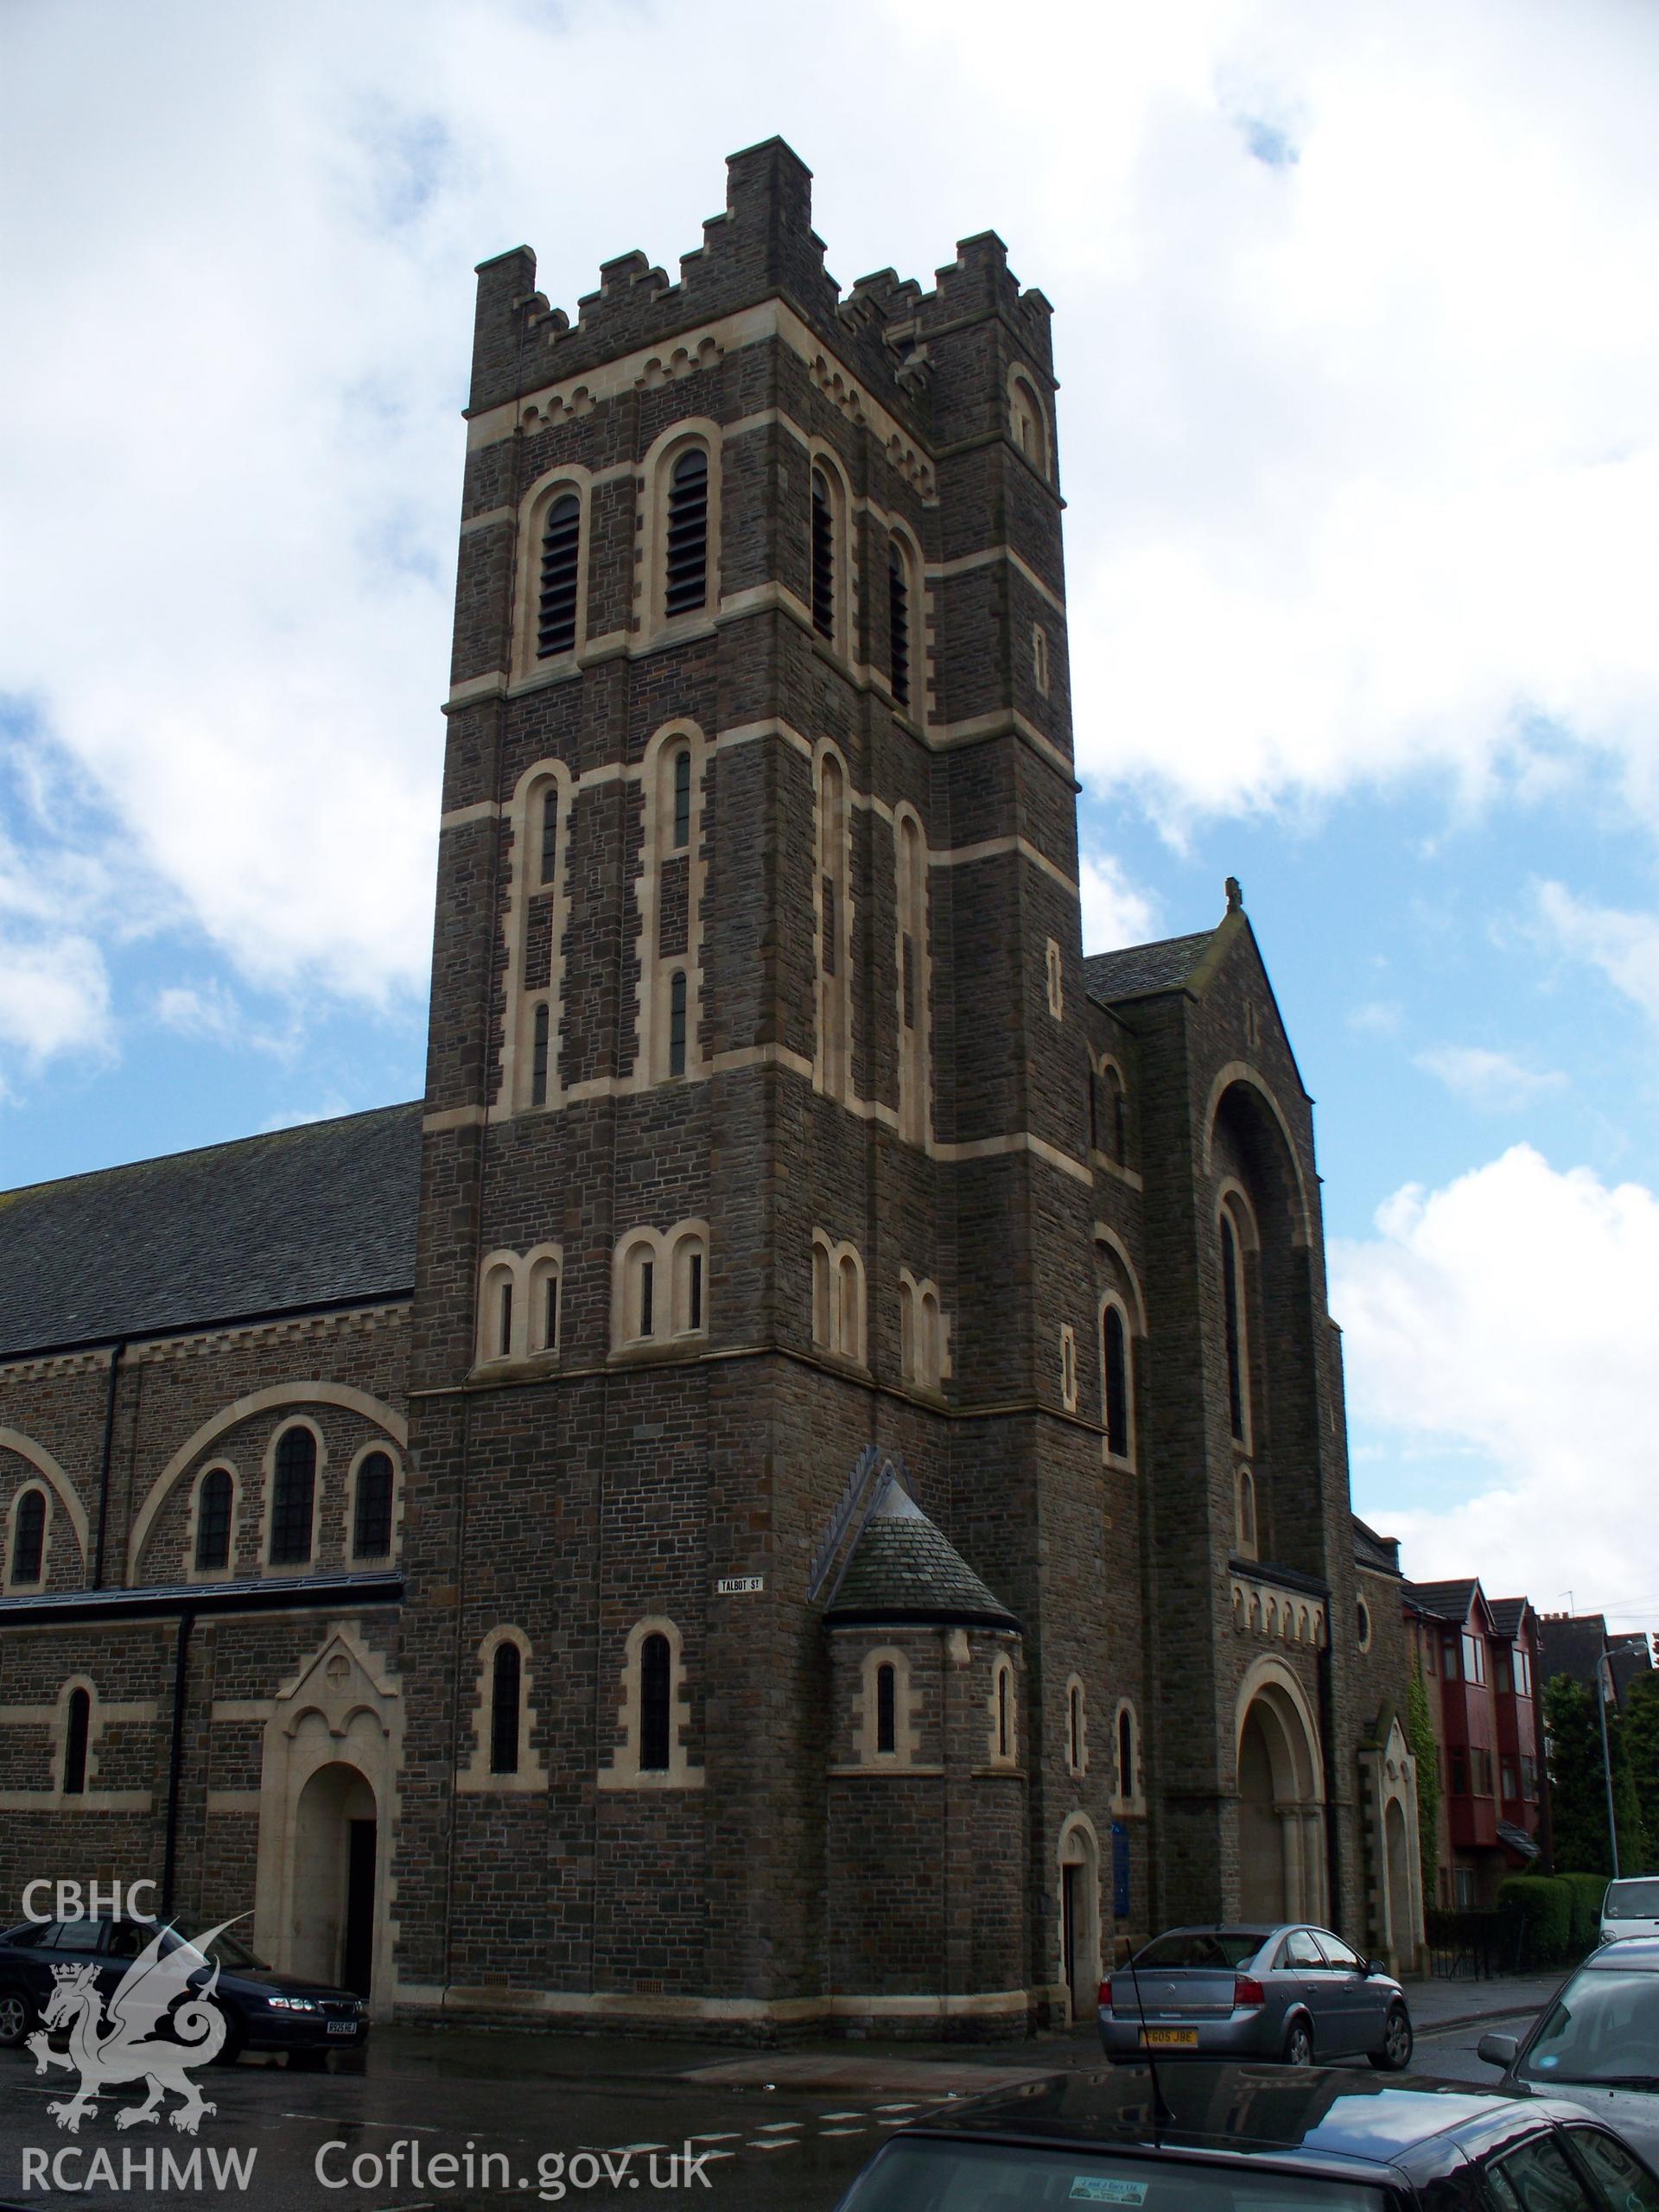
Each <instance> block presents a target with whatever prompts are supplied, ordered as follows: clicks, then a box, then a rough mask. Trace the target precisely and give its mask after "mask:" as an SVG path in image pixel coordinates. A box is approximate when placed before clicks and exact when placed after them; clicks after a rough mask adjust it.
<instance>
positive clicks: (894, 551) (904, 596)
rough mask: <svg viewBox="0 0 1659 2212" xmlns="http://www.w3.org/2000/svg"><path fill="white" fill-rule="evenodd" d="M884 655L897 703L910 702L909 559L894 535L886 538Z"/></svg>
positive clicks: (904, 705) (906, 703) (903, 705)
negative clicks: (885, 645) (891, 675)
mask: <svg viewBox="0 0 1659 2212" xmlns="http://www.w3.org/2000/svg"><path fill="white" fill-rule="evenodd" d="M887 658H888V662H889V664H890V666H891V668H892V671H893V702H894V704H895V705H897V706H900V707H907V706H908V705H909V704H910V563H909V562H908V560H907V559H906V556H905V549H904V547H903V546H902V545H901V544H900V543H899V540H898V539H897V538H896V537H890V538H889V539H888V540H887Z"/></svg>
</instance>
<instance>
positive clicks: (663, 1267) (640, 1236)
mask: <svg viewBox="0 0 1659 2212" xmlns="http://www.w3.org/2000/svg"><path fill="white" fill-rule="evenodd" d="M611 1300H612V1302H611V1342H612V1345H613V1348H614V1349H616V1350H619V1351H620V1350H624V1349H631V1348H632V1347H634V1346H636V1345H640V1344H667V1343H669V1342H671V1340H673V1339H675V1338H685V1337H688V1336H695V1335H702V1334H705V1333H706V1332H707V1331H708V1327H709V1230H708V1226H707V1224H705V1223H703V1222H701V1221H690V1222H677V1223H676V1224H675V1225H674V1227H673V1228H672V1229H670V1230H662V1231H658V1230H655V1229H638V1230H630V1231H629V1232H628V1235H627V1237H626V1239H625V1240H624V1241H623V1243H620V1244H619V1245H618V1247H617V1250H616V1255H615V1260H614V1262H613V1274H612V1278H611Z"/></svg>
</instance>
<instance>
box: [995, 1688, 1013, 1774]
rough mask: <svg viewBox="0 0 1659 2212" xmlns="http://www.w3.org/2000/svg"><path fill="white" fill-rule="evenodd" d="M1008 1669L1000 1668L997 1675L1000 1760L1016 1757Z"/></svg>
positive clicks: (997, 1746)
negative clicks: (1009, 1701)
mask: <svg viewBox="0 0 1659 2212" xmlns="http://www.w3.org/2000/svg"><path fill="white" fill-rule="evenodd" d="M1009 1679H1010V1678H1009V1674H1008V1669H1007V1668H1006V1667H999V1668H998V1669H997V1673H996V1755H997V1757H998V1758H1000V1759H1007V1758H1013V1757H1014V1715H1013V1713H1012V1711H1011V1710H1010V1707H1009V1704H1008V1683H1009Z"/></svg>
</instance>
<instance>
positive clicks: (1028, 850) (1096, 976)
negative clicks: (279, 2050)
mask: <svg viewBox="0 0 1659 2212" xmlns="http://www.w3.org/2000/svg"><path fill="white" fill-rule="evenodd" d="M809 184H810V180H809V175H808V172H807V170H806V169H805V168H804V167H803V165H802V164H801V162H799V161H798V159H797V158H796V156H794V155H793V154H792V153H791V151H790V149H788V148H787V147H786V146H785V145H783V144H782V143H779V142H777V141H773V142H772V143H769V144H766V145H763V146H759V147H755V148H753V149H750V150H749V151H747V152H746V153H743V154H741V155H738V156H735V157H734V159H733V161H732V162H731V163H730V165H729V182H728V196H727V205H726V208H725V212H724V213H721V215H718V216H716V217H715V219H713V220H712V221H710V222H709V223H708V224H706V225H705V226H704V231H703V239H702V245H701V246H700V247H699V248H698V249H697V250H696V251H694V252H692V253H690V254H689V255H687V256H686V257H685V259H684V260H683V262H682V264H681V266H680V273H679V278H678V281H677V283H671V282H670V280H669V278H668V277H666V276H665V275H664V272H663V271H662V270H659V269H656V268H652V267H650V266H648V265H647V264H646V262H645V257H643V256H642V255H640V254H638V253H633V254H626V255H624V256H623V257H621V258H620V259H619V260H616V261H613V262H608V263H607V264H605V265H604V266H603V268H602V269H601V271H600V282H599V289H597V290H596V291H595V292H594V293H592V294H590V295H589V296H588V297H586V298H585V299H583V300H582V302H580V307H579V311H578V313H577V315H576V316H575V319H574V320H572V319H571V317H570V316H569V315H566V314H565V313H564V312H563V311H562V310H561V309H559V308H554V307H550V305H549V303H548V302H547V301H546V300H545V299H544V298H543V296H542V295H541V294H540V293H538V292H537V289H536V264H535V258H534V257H533V255H532V254H531V253H530V252H529V251H527V250H525V249H523V248H520V249H518V250H517V251H513V252H511V253H507V254H504V255H502V256H500V257H499V258H498V259H496V260H493V261H490V262H486V264H484V265H483V267H482V268H481V269H480V271H479V289H478V308H477V324H476V333H475V337H474V353H473V370H472V392H471V403H470V405H469V407H468V409H467V461H466V475H465V489H464V493H463V499H462V511H461V555H460V575H459V583H458V588H457V594H456V616H455V628H454V671H453V682H452V686H451V690H450V695H449V699H448V705H447V708H446V713H447V715H448V753H447V760H446V766H445V772H444V783H443V799H442V807H443V812H442V856H441V860H440V862H439V874H438V883H437V908H436V927H435V953H434V960H433V970H432V1005H431V1027H430V1046H429V1064H428V1073H427V1083H426V1095H425V1097H424V1098H423V1100H422V1101H420V1102H419V1103H415V1104H410V1105H399V1106H391V1107H387V1108H384V1109H378V1110H377V1111H374V1112H370V1113H365V1114H359V1115H353V1116H349V1117H347V1118H346V1119H344V1120H340V1121H335V1122H323V1123H319V1124H315V1125H313V1126H310V1127H307V1128H295V1129H289V1130H286V1131H283V1132H281V1133H279V1134H277V1135H266V1136H261V1137H255V1138H251V1139H249V1140H247V1141H245V1142H241V1143H234V1144H227V1145H221V1146H216V1147H211V1148H209V1149H207V1150H205V1151H200V1152H195V1153H190V1154H181V1155H178V1156H175V1157H173V1158H168V1159H163V1160H150V1161H146V1162H143V1163H141V1164H139V1165H137V1166H128V1167H120V1168H115V1169H111V1170H109V1171H107V1172H105V1173H99V1174H93V1175H86V1176H79V1177H74V1178H71V1179H67V1180H66V1181H62V1182H59V1183H54V1184H50V1185H41V1186H38V1187H36V1188H34V1189H29V1190H24V1191H18V1192H10V1193H9V1194H7V1195H5V1196H4V1197H3V1198H0V1544H3V1554H0V1565H3V1592H0V1815H3V1817H0V1896H3V1898H4V1900H5V1910H6V1911H7V1912H10V1913H12V1914H13V1915H14V1916H15V1915H16V1906H17V1900H18V1895H19V1892H20V1891H21V1890H22V1885H23V1884H24V1883H25V1882H26V1881H28V1880H29V1879H32V1878H35V1877H38V1876H46V1877H48V1878H53V1879H56V1878H80V1879H83V1880H84V1879H87V1878H99V1879H100V1880H104V1881H107V1880H109V1879H111V1878H120V1879H123V1880H129V1879H133V1878H138V1877H141V1876H142V1877H151V1878H155V1879H156V1881H157V1882H158V1883H160V1884H161V1885H162V1887H163V1889H164V1891H165V1894H166V1896H167V1897H168V1900H169V1902H170V1904H171V1906H172V1908H173V1909H174V1910H176V1911H177V1912H178V1913H179V1914H180V1915H181V1916H182V1917H183V1918H184V1919H185V1920H186V1921H187V1923H197V1924H200V1923H203V1922H207V1921H212V1920H218V1919H220V1918H223V1917H225V1916H227V1915H230V1914H232V1913H239V1912H245V1911H248V1912H251V1915H252V1921H251V1929H252V1936H253V1942H254V1944H255V1948H257V1949H259V1950H260V1951H262V1952H263V1953H264V1955H267V1956H269V1957H270V1959H271V1960H272V1961H274V1962H276V1963H278V1964H280V1965H283V1966H289V1967H296V1968H298V1969H301V1970H306V1971H311V1972H315V1973H318V1974H326V1975H328V1976H330V1977H334V1978H340V1977H343V1978H345V1979H346V1980H348V1981H351V1982H353V1984H355V1985H356V1986H359V1987H361V1988H363V1989H365V1990H366V1991H370V1992H372V1998H373V2001H374V2004H375V2006H376V2009H377V2011H378V2013H379V2015H380V2017H382V2018H391V2017H392V2016H393V2014H394V2012H395V2014H396V2016H397V2017H398V2018H407V2019H430V2018H438V2017H439V2016H446V2017H451V2018H480V2019H496V2020H499V2019H517V2020H532V2021H541V2022H545V2023H547V2024H569V2025H592V2024H618V2023H630V2022H632V2023H648V2024H671V2025H677V2026H680V2027H691V2028H695V2029H700V2030H702V2031H707V2032H710V2033H720V2034H734V2035H749V2036H755V2037H766V2036H772V2035H776V2034H779V2033H786V2032H788V2031H791V2029H795V2030H799V2029H802V2028H808V2027H817V2028H822V2027H823V2026H824V2025H832V2026H833V2025H836V2024H845V2025H846V2026H849V2027H857V2026H868V2025H871V2024H874V2026H875V2027H876V2028H877V2029H878V2030H880V2031H914V2032H918V2033H939V2032H949V2033H964V2034H966V2033H975V2032H981V2031H990V2030H995V2031H1006V2030H1007V2028H1008V2027H1009V2026H1010V2025H1014V2026H1016V2027H1017V2026H1018V2025H1020V2024H1022V2023H1026V2022H1035V2023H1052V2022H1054V2021H1057V2020H1060V2019H1063V2018H1065V2017H1066V2015H1067V2013H1068V2012H1069V2011H1074V2010H1086V2009H1087V2008H1088V2007H1089V2006H1090V2005H1092V2003H1093V1999H1094V1990H1095V1985H1096V1979H1097V1976H1098V1974H1099V1973H1100V1971H1101V1967H1102V1965H1103V1962H1104V1963H1105V1964H1106V1965H1107V1966H1108V1967H1109V1965H1110V1964H1111V1962H1112V1961H1113V1960H1114V1958H1115V1957H1116V1956H1117V1955H1119V1954H1120V1952H1121V1948H1122V1944H1123V1942H1124V1941H1125V1940H1126V1939H1129V1938H1134V1937H1136V1936H1141V1935H1143V1934H1145V1933H1146V1932H1147V1930H1148V1929H1153V1928H1155V1927H1156V1926H1158V1925H1160V1923H1168V1922H1169V1921H1171V1920H1173V1919H1176V1918H1179V1917H1185V1916H1205V1917H1210V1916H1217V1915H1221V1914H1234V1913H1240V1912H1243V1913H1249V1914H1252V1915H1273V1916H1277V1915H1281V1914H1287V1915H1306V1916H1309V1917H1312V1918H1314V1919H1319V1920H1324V1921H1328V1922H1329V1923H1331V1924H1332V1925H1333V1926H1335V1927H1337V1928H1338V1929H1340V1930H1342V1931H1343V1932H1344V1933H1345V1934H1346V1935H1347V1936H1348V1937H1349V1938H1350V1940H1351V1941H1352V1942H1355V1943H1356V1944H1357V1945H1359V1946H1360V1947H1361V1948H1364V1949H1367V1950H1370V1951H1373V1952H1376V1953H1388V1954H1390V1955H1393V1956H1394V1957H1395V1958H1396V1959H1400V1960H1403V1959H1405V1958H1407V1957H1408V1956H1409V1955H1410V1954H1411V1953H1412V1952H1413V1951H1414V1948H1415V1945H1416V1942H1417V1940H1418V1937H1419V1935H1420V1931H1421V1897H1420V1894H1419V1891H1418V1887H1417V1877H1416V1872H1415V1870H1416V1848H1415V1842H1416V1808H1415V1784H1414V1775H1413V1770H1412V1766H1411V1762H1410V1759H1409V1758H1408V1754H1407V1751H1406V1748H1405V1744H1404V1741H1403V1738H1402V1732H1401V1728H1400V1724H1399V1721H1398V1719H1397V1718H1396V1709H1397V1708H1398V1707H1400V1706H1402V1703H1403V1698H1402V1683H1403V1681H1404V1676H1405V1660H1404V1656H1403V1649H1402V1630H1401V1627H1400V1618H1401V1606H1400V1575H1399V1561H1398V1558H1397V1555H1396V1554H1395V1551H1394V1548H1393V1547H1392V1545H1390V1544H1389V1543H1388V1542H1387V1541H1383V1540H1381V1539H1378V1538H1376V1537H1375V1536H1374V1535H1371V1533H1370V1531H1369V1530H1366V1529H1363V1527H1360V1526H1358V1525H1357V1523H1356V1522H1355V1521H1354V1519H1353V1517H1352V1516H1351V1510H1350V1506H1349V1494H1348V1471H1347V1464H1346V1456H1345V1443H1344V1411H1343V1401H1342V1379H1341V1363H1340V1356H1339V1346H1338V1336H1337V1332H1336V1330H1335V1328H1334V1327H1333V1325H1332V1321H1331V1319H1330V1317H1329V1314H1328V1313H1327V1311H1326V1305H1325V1261H1324V1251H1323V1243H1322V1234H1321V1224H1320V1211H1319V1178H1318V1175H1317V1173H1316V1171H1315V1167H1314V1155H1313V1124H1312V1118H1311V1112H1310V1103H1309V1100H1308V1097H1307V1095H1306V1091H1305V1090H1304V1089H1303V1087H1302V1083H1301V1079H1300V1076H1299V1074H1298V1072H1297V1067H1296V1063H1295V1060H1294V1058H1293V1056H1292V1053H1291V1049H1290V1046H1289V1043H1288V1041H1287V1038H1286V1036H1285V1033H1284V1031H1283V1028H1282V1027H1281V1022H1280V1018H1279V1014H1278V1011H1277V1008H1276V1007H1275V1004H1274V996H1273V992H1272V989H1271V988H1270V986H1269V983H1268V976H1267V974H1266V971H1265V969H1264V967H1263V965H1262V957H1261V953H1260V951H1259V950H1258V947H1257V944H1256V941H1255V936H1254V934H1253V932H1252V931H1251V928H1250V925H1249V921H1248V919H1247V918H1246V916H1245V913H1244V911H1243V903H1242V899H1241V898H1240V895H1239V892H1238V888H1237V886H1236V885H1233V884H1230V885H1229V887H1228V891H1227V899H1226V907H1225V911H1224V912H1223V913H1222V914H1221V916H1220V918H1219V919H1218V920H1217V922H1216V923H1215V925H1214V926H1212V927H1207V928H1205V929H1202V930H1198V931H1195V932H1193V933H1192V935H1189V936H1184V937H1179V938H1173V939H1170V940H1167V941H1166V942H1163V943H1160V944H1145V945H1137V946H1134V947H1131V948H1129V949H1128V950H1122V951H1117V952H1110V953H1106V954H1103V955H1100V956H1097V957H1093V958H1086V957H1084V953H1083V949H1082V943H1081V937H1080V930H1079V907H1078V861H1077V815H1076V804H1075V802H1076V795H1077V785H1076V782H1075V779H1074V774H1073V766H1072V743H1071V704H1070V685H1069V676H1068V658H1067V635H1066V603H1065V572H1064V564H1063V560H1062V546H1061V506H1062V503H1061V498H1060V489H1059V468H1058V444H1057V437H1056V416H1055V382H1054V378H1053V374H1052V357H1051V351H1050V329H1049V323H1050V308H1049V304H1048V302H1047V301H1046V300H1045V299H1044V298H1043V296H1041V294H1040V293H1038V292H1035V291H1032V290H1022V289H1020V284H1019V283H1018V282H1017V280H1016V279H1015V278H1014V276H1013V275H1012V274H1011V273H1010V271H1009V269H1008V265H1007V254H1006V251H1005V249H1004V247H1003V245H1002V244H1001V241H1000V240H999V239H998V238H996V237H995V235H993V234H991V233H988V232H987V233H984V234H982V235H981V236H979V237H976V238H968V239H966V240H964V241H963V243H962V245H960V246H959V247H958V249H957V258H956V259H955V261H954V262H952V263H951V264H950V265H949V266H948V267H946V268H944V269H943V270H940V271H939V272H938V278H937V282H936V284H935V287H934V289H932V290H931V291H924V290H923V289H921V288H920V287H919V285H918V284H917V283H913V282H901V281H899V278H897V277H895V276H894V275H893V272H892V271H891V270H883V271H881V272H880V273H879V274H877V275H875V276H873V277H866V278H864V279H862V280H861V282H859V283H856V284H855V285H854V286H853V288H852V289H851V290H850V292H849V293H847V294H845V295H842V293H841V292H840V291H839V290H838V289H837V287H836V283H835V282H834V280H833V279H832V278H831V277H829V275H828V274H827V273H826V271H825V269H824V265H823V247H822V245H821V244H820V242H819V240H818V239H817V238H816V237H815V236H814V235H813V232H812V229H811V223H810V192H809Z"/></svg>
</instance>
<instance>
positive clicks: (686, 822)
mask: <svg viewBox="0 0 1659 2212" xmlns="http://www.w3.org/2000/svg"><path fill="white" fill-rule="evenodd" d="M669 842H670V844H671V848H672V849H673V850H674V851H675V852H677V853H683V851H684V850H685V849H686V847H687V846H688V845H689V844H690V842H691V753H690V748H689V747H685V746H682V747H680V748H679V750H678V751H677V753H675V755H674V826H673V832H672V835H671V838H670V840H669Z"/></svg>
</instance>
